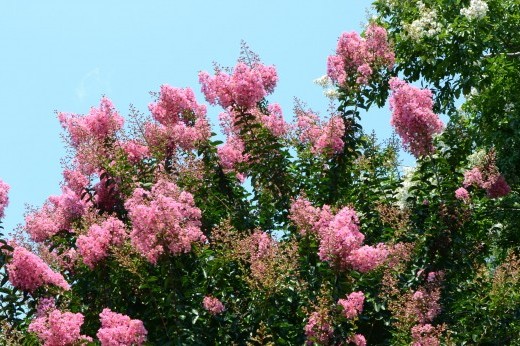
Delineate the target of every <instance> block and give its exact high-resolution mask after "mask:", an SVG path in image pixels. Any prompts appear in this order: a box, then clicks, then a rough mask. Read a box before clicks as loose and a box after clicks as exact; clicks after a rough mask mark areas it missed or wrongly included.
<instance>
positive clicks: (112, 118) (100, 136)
mask: <svg viewBox="0 0 520 346" xmlns="http://www.w3.org/2000/svg"><path fill="white" fill-rule="evenodd" d="M58 119H59V121H60V123H61V126H62V127H63V128H64V129H65V130H67V131H68V134H69V137H70V140H71V143H72V145H73V146H74V147H75V148H78V147H79V146H81V145H83V144H88V143H89V142H90V141H91V140H96V141H103V140H104V139H105V138H107V137H112V136H114V135H115V133H116V132H117V131H118V130H120V129H121V128H122V127H123V123H124V120H123V118H122V117H121V116H120V115H119V113H118V112H117V111H116V110H115V108H114V105H113V104H112V101H110V100H109V99H108V98H106V97H103V98H102V99H101V102H100V104H99V108H94V107H92V108H91V109H90V112H89V114H88V115H77V114H66V113H58Z"/></svg>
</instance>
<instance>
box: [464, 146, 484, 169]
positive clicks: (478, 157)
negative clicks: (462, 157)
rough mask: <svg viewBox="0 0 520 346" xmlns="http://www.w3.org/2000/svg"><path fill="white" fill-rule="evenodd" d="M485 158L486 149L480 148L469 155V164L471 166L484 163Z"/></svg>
mask: <svg viewBox="0 0 520 346" xmlns="http://www.w3.org/2000/svg"><path fill="white" fill-rule="evenodd" d="M485 159H486V151H485V150H484V149H479V150H477V151H475V152H473V153H472V154H471V155H470V156H468V166H469V167H470V168H473V167H476V166H480V165H482V164H483V163H484V160H485Z"/></svg>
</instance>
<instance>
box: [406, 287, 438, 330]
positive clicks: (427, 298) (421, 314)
mask: <svg viewBox="0 0 520 346" xmlns="http://www.w3.org/2000/svg"><path fill="white" fill-rule="evenodd" d="M439 298H440V291H439V289H433V290H426V289H424V288H421V289H419V290H417V291H415V292H414V294H413V296H412V301H413V304H414V314H415V316H417V318H418V321H419V323H429V322H431V321H433V319H434V318H435V317H436V316H437V315H438V314H439V312H440V311H441V306H440V305H439Z"/></svg>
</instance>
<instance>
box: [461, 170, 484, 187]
mask: <svg viewBox="0 0 520 346" xmlns="http://www.w3.org/2000/svg"><path fill="white" fill-rule="evenodd" d="M463 184H464V186H465V187H468V186H471V185H477V186H480V187H482V186H483V185H484V177H483V176H482V172H481V171H480V168H478V167H474V168H472V169H471V170H469V171H466V172H464V183H463Z"/></svg>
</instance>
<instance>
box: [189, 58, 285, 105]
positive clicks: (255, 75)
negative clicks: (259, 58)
mask: <svg viewBox="0 0 520 346" xmlns="http://www.w3.org/2000/svg"><path fill="white" fill-rule="evenodd" d="M277 81H278V76H277V74H276V69H275V68H274V66H265V65H263V64H260V63H256V64H254V65H253V66H251V67H249V66H248V65H246V64H245V63H243V62H239V63H237V65H236V66H235V68H234V69H233V73H232V74H231V75H229V74H227V73H225V72H223V71H221V70H217V71H216V73H215V76H210V75H209V74H208V73H207V72H204V71H203V72H200V73H199V82H200V84H201V85H202V93H203V94H204V95H205V97H206V100H207V101H208V102H209V103H211V104H213V105H215V104H217V103H218V104H220V105H221V106H222V107H223V108H228V107H237V108H241V109H250V108H253V107H254V106H255V105H256V104H257V102H259V101H260V100H262V99H263V98H264V97H265V96H267V95H268V94H270V93H272V92H273V90H274V88H275V86H276V82H277Z"/></svg>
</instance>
